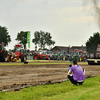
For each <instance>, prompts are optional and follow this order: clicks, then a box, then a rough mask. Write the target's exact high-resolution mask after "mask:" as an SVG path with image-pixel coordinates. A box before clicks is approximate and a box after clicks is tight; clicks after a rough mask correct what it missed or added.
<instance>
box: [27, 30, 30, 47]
mask: <svg viewBox="0 0 100 100" xmlns="http://www.w3.org/2000/svg"><path fill="white" fill-rule="evenodd" d="M27 44H28V48H30V31H28V33H27Z"/></svg>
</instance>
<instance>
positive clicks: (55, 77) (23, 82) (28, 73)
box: [0, 64, 100, 91]
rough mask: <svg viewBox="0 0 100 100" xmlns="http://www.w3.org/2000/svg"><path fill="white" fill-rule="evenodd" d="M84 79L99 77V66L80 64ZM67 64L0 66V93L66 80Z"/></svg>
mask: <svg viewBox="0 0 100 100" xmlns="http://www.w3.org/2000/svg"><path fill="white" fill-rule="evenodd" d="M80 65H81V66H82V68H84V69H85V70H86V74H85V76H86V77H91V76H97V75H100V65H91V66H90V65H88V64H80ZM68 68H69V66H68V64H41V65H29V64H25V65H0V91H12V90H15V91H17V90H19V89H20V88H24V87H29V86H35V85H39V84H49V83H55V82H62V81H65V80H68V78H67V72H68Z"/></svg>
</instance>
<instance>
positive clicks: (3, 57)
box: [0, 44, 8, 62]
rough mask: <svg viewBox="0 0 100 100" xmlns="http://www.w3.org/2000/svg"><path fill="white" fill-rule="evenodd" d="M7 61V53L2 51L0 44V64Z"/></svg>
mask: <svg viewBox="0 0 100 100" xmlns="http://www.w3.org/2000/svg"><path fill="white" fill-rule="evenodd" d="M7 59H8V52H7V51H6V50H4V47H3V45H2V44H0V62H5V61H7Z"/></svg>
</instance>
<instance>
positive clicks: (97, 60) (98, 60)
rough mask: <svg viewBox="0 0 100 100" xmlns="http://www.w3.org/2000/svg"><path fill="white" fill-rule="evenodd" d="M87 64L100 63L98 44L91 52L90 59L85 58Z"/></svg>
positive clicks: (99, 46) (99, 47)
mask: <svg viewBox="0 0 100 100" xmlns="http://www.w3.org/2000/svg"><path fill="white" fill-rule="evenodd" d="M87 62H88V64H89V65H96V64H100V45H99V44H98V45H97V48H96V51H95V53H94V54H92V59H87Z"/></svg>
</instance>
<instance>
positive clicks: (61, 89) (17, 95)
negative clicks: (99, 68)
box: [0, 76, 100, 100]
mask: <svg viewBox="0 0 100 100" xmlns="http://www.w3.org/2000/svg"><path fill="white" fill-rule="evenodd" d="M99 94H100V76H97V77H92V78H89V79H86V80H85V82H84V84H83V85H81V86H74V85H73V84H71V83H70V81H65V82H62V83H56V84H49V85H39V86H35V87H29V88H24V89H22V90H20V91H17V92H14V91H12V92H0V100H100V95H99Z"/></svg>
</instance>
